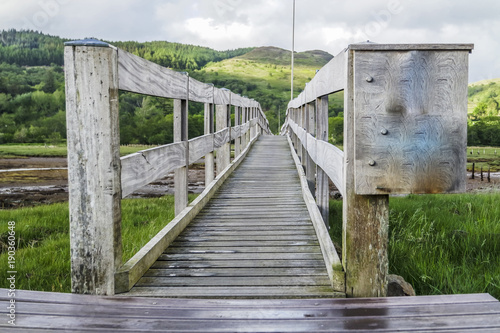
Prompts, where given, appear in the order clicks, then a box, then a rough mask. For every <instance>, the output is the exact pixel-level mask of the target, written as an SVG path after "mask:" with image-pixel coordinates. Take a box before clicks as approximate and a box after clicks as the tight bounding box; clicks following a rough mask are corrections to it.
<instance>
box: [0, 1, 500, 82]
mask: <svg viewBox="0 0 500 333" xmlns="http://www.w3.org/2000/svg"><path fill="white" fill-rule="evenodd" d="M296 5H297V13H296V43H295V44H296V50H298V51H305V50H309V49H322V50H325V51H328V52H330V53H331V54H333V55H336V54H337V53H339V52H340V51H341V50H342V49H344V48H345V47H346V46H347V45H348V44H349V43H355V42H360V41H363V40H366V39H370V40H373V41H375V42H379V43H464V42H466V43H475V44H476V48H475V50H474V52H473V53H472V55H471V58H470V59H471V62H470V64H471V65H470V72H471V80H479V79H482V78H490V77H500V60H499V59H498V57H497V56H496V55H497V54H499V52H500V44H499V42H498V41H497V39H498V32H499V31H500V16H498V13H499V12H500V2H499V1H497V0H475V1H474V2H471V1H470V0H439V1H436V0H419V1H407V0H357V1H331V0H296ZM9 28H16V29H21V28H30V29H34V30H39V31H43V32H44V33H50V34H53V35H59V36H62V37H66V38H74V39H77V38H83V37H91V36H92V37H96V38H101V39H105V40H111V41H114V40H137V41H151V40H168V41H172V42H181V43H188V44H196V45H203V46H208V47H212V48H215V49H219V50H225V49H234V48H237V47H248V46H269V45H271V46H278V47H282V48H286V49H290V48H291V32H292V0H254V1H244V0H148V1H140V0H106V1H104V0H85V1H84V0H2V1H1V2H0V29H9Z"/></svg>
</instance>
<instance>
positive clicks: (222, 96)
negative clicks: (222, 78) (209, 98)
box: [214, 88, 231, 105]
mask: <svg viewBox="0 0 500 333" xmlns="http://www.w3.org/2000/svg"><path fill="white" fill-rule="evenodd" d="M214 104H215V105H229V104H231V92H230V91H229V90H227V89H224V88H222V89H219V88H214Z"/></svg>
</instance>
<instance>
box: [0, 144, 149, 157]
mask: <svg viewBox="0 0 500 333" xmlns="http://www.w3.org/2000/svg"><path fill="white" fill-rule="evenodd" d="M151 147H152V146H144V145H133V146H121V147H120V155H121V156H125V155H128V154H132V153H135V152H138V151H139V150H143V149H148V148H151ZM67 154H68V149H67V147H66V144H59V145H44V144H40V143H33V144H4V145H0V158H19V157H66V155H67Z"/></svg>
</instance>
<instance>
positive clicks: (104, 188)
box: [64, 40, 270, 295]
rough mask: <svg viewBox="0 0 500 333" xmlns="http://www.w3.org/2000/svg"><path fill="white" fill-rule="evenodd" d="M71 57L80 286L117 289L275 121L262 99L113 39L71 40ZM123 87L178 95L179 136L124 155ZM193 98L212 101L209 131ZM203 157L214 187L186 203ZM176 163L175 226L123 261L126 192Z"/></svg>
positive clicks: (71, 158) (76, 278)
mask: <svg viewBox="0 0 500 333" xmlns="http://www.w3.org/2000/svg"><path fill="white" fill-rule="evenodd" d="M64 56H65V76H66V112H67V127H68V170H69V175H68V177H69V200H70V228H71V270H72V291H73V292H75V293H91V294H103V295H112V294H114V293H115V292H122V291H127V290H129V289H130V288H131V286H133V284H134V283H135V282H136V281H137V280H138V279H139V278H140V277H141V276H142V274H143V273H144V271H145V270H147V269H148V268H149V266H151V265H152V263H153V262H154V261H155V260H156V258H157V257H158V256H159V255H160V254H161V253H162V252H163V250H164V249H165V248H166V247H167V246H168V244H169V243H170V242H171V241H172V239H171V238H169V237H172V235H175V233H177V234H178V233H180V231H182V229H183V228H184V227H185V225H187V223H188V221H189V219H190V218H192V217H193V216H194V215H196V213H197V212H198V211H199V210H200V209H201V208H202V207H203V205H204V204H205V203H206V202H207V201H208V199H209V197H210V196H211V195H213V193H214V191H215V190H216V189H217V187H218V186H219V184H220V183H221V182H222V181H223V180H224V179H225V177H227V174H228V172H230V171H231V170H232V169H234V167H235V165H236V164H235V163H236V162H238V161H240V160H241V159H242V158H243V157H244V155H245V154H246V152H247V151H248V146H249V145H250V143H251V142H252V141H253V140H255V138H256V137H257V136H258V135H259V134H270V131H269V126H268V122H267V119H266V117H265V115H264V113H263V112H262V109H261V107H260V105H259V103H257V102H256V101H254V100H251V99H248V98H245V97H242V96H239V95H237V94H234V93H232V92H231V91H229V90H227V89H218V88H215V87H214V86H213V85H210V84H205V83H202V82H199V81H196V80H194V79H192V78H190V77H189V76H188V75H187V74H185V73H178V72H174V71H172V70H170V69H167V68H164V67H161V66H159V65H156V64H154V63H151V62H149V61H146V60H144V59H142V58H139V57H137V56H135V55H133V54H130V53H128V52H126V51H123V50H120V49H117V48H115V47H113V46H112V45H109V44H107V43H103V42H100V41H97V40H83V41H75V42H68V43H66V46H65V55H64ZM119 90H124V91H130V92H135V93H140V94H144V95H152V96H158V97H165V98H172V99H174V128H173V131H174V143H172V144H167V145H164V146H160V147H156V148H152V149H148V150H144V151H141V152H138V153H135V154H131V155H128V156H125V157H122V158H120V153H119V148H120V142H119V138H120V135H119V121H118V119H119V116H118V91H119ZM190 101H192V102H199V103H204V105H205V135H203V136H200V137H197V138H194V139H192V140H188V134H187V133H188V121H187V119H188V112H187V110H188V103H189V102H190ZM233 107H234V113H235V126H231V112H232V109H233ZM214 108H215V109H216V110H215V118H216V119H215V121H214ZM214 124H215V126H216V128H215V129H214ZM232 141H234V145H235V160H234V161H233V163H231V158H230V156H231V154H230V153H231V142H232ZM214 152H215V155H216V160H215V159H214ZM202 157H205V169H206V177H205V178H206V189H205V191H204V192H203V194H202V195H200V196H199V197H198V198H197V199H196V200H195V202H193V203H192V204H190V205H189V206H188V188H187V185H188V182H187V174H188V172H187V169H188V166H189V165H190V164H191V163H194V162H195V161H197V160H198V159H200V158H202ZM215 162H216V163H215ZM215 164H216V171H217V178H216V179H214V168H215V166H214V165H215ZM171 171H174V174H175V175H174V180H175V211H176V218H175V219H174V221H172V222H171V223H169V224H168V226H167V228H168V229H169V230H170V229H173V230H174V231H175V232H174V233H172V232H169V233H168V236H167V230H165V229H164V230H162V232H160V233H159V234H158V235H157V236H155V237H154V238H153V239H152V240H151V241H150V242H149V243H148V244H147V245H146V246H145V247H144V248H143V249H142V250H141V251H140V252H139V253H138V254H136V255H135V256H134V257H133V258H132V259H131V260H130V261H129V262H127V263H125V265H122V239H121V199H122V198H123V197H125V196H127V195H129V194H131V193H132V192H133V191H135V190H136V189H138V188H140V187H142V186H144V185H146V184H148V183H150V182H152V181H154V180H156V179H158V178H160V177H163V176H165V175H167V173H169V172H171Z"/></svg>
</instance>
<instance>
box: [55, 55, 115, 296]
mask: <svg viewBox="0 0 500 333" xmlns="http://www.w3.org/2000/svg"><path fill="white" fill-rule="evenodd" d="M64 53H65V54H64V61H65V78H66V110H67V111H66V112H67V114H66V118H67V137H68V180H69V198H70V208H69V211H70V212H69V215H70V227H71V235H70V244H71V245H70V246H71V285H72V287H71V289H72V292H74V293H82V294H83V293H90V294H98V295H113V294H114V289H115V286H114V277H113V276H114V272H115V270H116V269H117V268H118V267H119V266H120V265H121V260H122V259H121V256H122V243H121V204H120V199H121V188H120V173H121V172H120V171H121V170H120V139H119V138H120V134H119V116H118V73H117V67H118V65H117V54H116V50H114V49H112V48H109V47H84V46H66V47H65V50H64Z"/></svg>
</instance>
